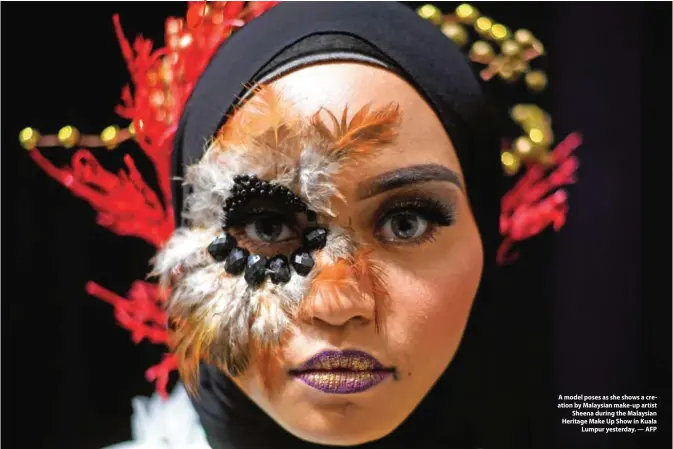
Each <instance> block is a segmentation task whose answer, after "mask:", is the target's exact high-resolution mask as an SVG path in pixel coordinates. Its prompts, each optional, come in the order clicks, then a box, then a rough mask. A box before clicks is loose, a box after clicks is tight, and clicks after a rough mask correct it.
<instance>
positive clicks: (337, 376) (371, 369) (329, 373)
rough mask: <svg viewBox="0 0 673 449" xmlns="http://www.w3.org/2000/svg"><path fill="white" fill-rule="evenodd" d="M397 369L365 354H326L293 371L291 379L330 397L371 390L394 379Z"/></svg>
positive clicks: (348, 351)
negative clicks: (331, 395)
mask: <svg viewBox="0 0 673 449" xmlns="http://www.w3.org/2000/svg"><path fill="white" fill-rule="evenodd" d="M394 373H395V368H388V367H385V366H384V365H383V364H382V363H381V362H379V361H378V360H376V358H374V357H373V356H371V355H369V354H367V353H366V352H363V351H357V350H345V351H323V352H321V353H319V354H316V355H315V356H313V357H311V358H310V359H309V360H307V361H306V362H304V364H302V365H301V366H300V367H299V368H297V369H293V370H290V375H291V376H293V377H295V378H297V379H298V380H301V381H302V382H304V383H305V384H306V385H308V386H309V387H312V388H315V389H316V390H319V391H322V392H323V393H330V394H352V393H360V392H362V391H365V390H369V389H370V388H373V387H374V386H376V385H378V384H380V383H381V382H383V381H384V380H386V379H388V378H389V377H392V376H393V375H394Z"/></svg>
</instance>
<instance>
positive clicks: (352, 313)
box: [304, 289, 376, 327]
mask: <svg viewBox="0 0 673 449" xmlns="http://www.w3.org/2000/svg"><path fill="white" fill-rule="evenodd" d="M358 293H359V292H357V289H355V291H353V292H349V293H345V292H339V293H334V294H331V293H329V292H326V291H324V290H323V291H321V292H319V293H318V294H317V295H315V296H314V297H313V298H312V299H310V300H309V303H308V304H307V305H306V307H305V314H304V316H305V317H306V318H307V321H309V322H314V323H315V322H316V321H318V322H322V323H324V324H327V325H329V326H332V327H345V326H347V325H350V324H351V323H352V324H361V325H364V324H367V323H370V322H372V321H373V320H374V317H375V310H376V309H375V303H374V299H373V298H372V297H371V295H367V294H358Z"/></svg>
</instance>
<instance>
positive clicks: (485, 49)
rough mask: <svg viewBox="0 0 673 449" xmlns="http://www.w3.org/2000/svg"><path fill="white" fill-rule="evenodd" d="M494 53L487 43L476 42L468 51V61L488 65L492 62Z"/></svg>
mask: <svg viewBox="0 0 673 449" xmlns="http://www.w3.org/2000/svg"><path fill="white" fill-rule="evenodd" d="M494 56H495V53H494V52H493V48H492V47H491V45H490V44H489V43H488V42H485V41H477V42H475V43H474V44H472V48H471V49H470V59H472V60H473V61H475V62H479V63H481V64H488V63H489V62H491V61H492V60H493V57H494Z"/></svg>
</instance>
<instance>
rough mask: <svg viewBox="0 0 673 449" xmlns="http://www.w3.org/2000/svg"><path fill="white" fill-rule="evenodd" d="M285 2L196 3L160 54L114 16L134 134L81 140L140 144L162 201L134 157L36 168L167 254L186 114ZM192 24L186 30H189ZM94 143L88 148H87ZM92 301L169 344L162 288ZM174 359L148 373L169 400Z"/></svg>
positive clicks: (135, 287) (138, 287) (95, 288)
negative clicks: (109, 165)
mask: <svg viewBox="0 0 673 449" xmlns="http://www.w3.org/2000/svg"><path fill="white" fill-rule="evenodd" d="M277 3H278V2H249V3H247V4H246V2H207V3H206V2H189V3H188V6H187V13H186V15H185V18H169V19H168V20H167V21H166V28H165V46H164V47H162V48H159V49H156V50H153V43H152V41H150V40H148V39H145V38H143V37H142V36H139V37H138V38H136V40H135V41H134V43H133V45H131V44H130V43H129V41H128V40H126V38H125V37H124V33H123V32H122V28H121V24H120V21H119V16H117V15H115V16H114V17H113V23H114V28H115V32H116V35H117V39H118V40H119V44H120V46H121V52H122V55H123V57H124V60H125V61H126V65H127V66H128V70H129V73H130V76H131V82H132V85H133V87H131V86H129V85H127V86H125V87H124V88H123V89H122V95H121V100H122V104H121V105H119V106H117V107H116V108H115V112H116V113H117V114H118V115H119V116H120V117H122V118H125V119H128V120H130V121H131V122H132V125H131V126H130V127H129V129H128V130H124V131H122V132H121V133H115V134H112V135H111V136H112V137H110V136H107V138H106V137H105V136H104V134H105V131H104V133H103V134H101V138H100V139H98V138H97V137H94V136H82V138H80V139H79V142H80V143H83V144H89V143H90V144H91V145H92V146H103V145H105V146H107V147H108V148H113V147H115V146H116V145H117V144H119V143H121V142H122V141H123V140H126V139H128V138H131V137H132V138H134V139H135V141H136V142H137V144H138V145H139V146H140V148H141V150H142V151H143V153H144V154H145V155H146V156H147V157H148V158H149V160H150V162H151V163H152V164H153V165H154V167H155V170H156V175H157V179H158V183H159V194H157V192H154V191H153V190H152V189H151V188H150V187H149V186H148V185H147V183H146V182H145V181H144V179H143V176H142V175H141V174H140V172H139V171H138V170H137V169H136V165H135V162H134V160H133V158H132V157H131V156H129V155H125V156H124V163H125V165H126V169H125V170H120V171H119V172H118V173H112V172H110V171H108V170H106V169H104V168H103V167H102V166H101V164H100V163H99V162H98V160H97V159H96V158H95V156H94V154H92V152H91V151H89V150H88V149H85V148H82V149H79V150H77V151H76V152H75V154H74V155H73V157H72V160H71V163H70V165H69V166H66V167H56V166H55V165H54V164H52V163H51V162H50V161H49V160H48V159H47V158H45V157H44V156H43V155H42V153H41V152H40V151H39V150H38V149H32V150H31V151H30V155H31V158H32V159H33V161H34V162H35V163H36V164H37V165H38V166H39V167H40V168H42V169H43V170H44V171H45V172H46V173H47V174H48V175H49V176H51V177H52V178H54V179H56V180H57V181H58V182H60V183H61V184H62V185H64V186H65V187H67V188H68V189H69V190H70V191H71V192H72V193H73V194H74V195H76V196H78V197H80V198H82V199H84V200H85V201H87V202H88V203H89V204H90V205H91V206H92V207H93V208H94V209H95V210H96V211H97V212H98V217H97V223H98V224H99V225H101V226H103V227H105V228H107V229H109V230H110V231H112V232H114V233H116V234H119V235H123V236H133V237H138V238H141V239H143V240H145V241H146V242H147V243H149V244H151V245H153V246H154V247H156V248H160V247H161V246H162V245H163V243H164V242H165V241H166V240H167V239H168V238H169V237H170V235H171V234H172V232H173V230H174V228H175V223H174V218H173V209H172V198H171V185H170V182H171V151H172V149H173V138H174V135H175V132H176V131H177V126H178V121H177V118H178V117H180V114H181V113H182V108H183V107H184V104H185V102H186V100H187V98H189V95H190V94H191V92H192V89H193V88H194V86H195V85H196V82H197V81H198V79H199V77H200V76H201V73H202V72H203V70H204V69H205V68H206V66H207V64H208V62H209V61H210V59H211V57H212V55H213V53H214V52H215V50H217V48H218V47H219V46H220V44H222V42H223V41H225V40H226V39H227V38H228V37H229V36H230V35H231V33H232V32H233V31H234V30H235V29H236V28H238V27H241V26H243V25H244V24H245V23H247V22H248V21H250V20H252V19H254V18H256V17H258V16H260V15H261V14H263V13H264V12H265V11H267V10H268V9H270V8H271V7H273V6H274V5H275V4H277ZM185 22H186V23H185ZM60 140H61V137H60V135H59V138H58V139H56V138H55V137H54V136H45V137H44V138H42V139H40V140H39V142H37V145H39V144H42V145H43V146H45V147H49V146H56V145H58V143H57V142H60ZM87 142H88V143H87ZM86 290H87V292H88V293H89V294H91V295H93V296H96V297H98V298H100V299H102V300H103V301H105V302H107V303H109V304H111V305H112V306H113V307H114V310H115V318H116V320H117V322H118V323H119V325H120V326H121V327H123V328H125V329H127V330H128V331H129V332H131V339H132V340H133V342H134V343H139V342H140V341H142V340H144V339H147V340H148V341H150V342H152V343H155V344H163V345H166V344H167V338H168V334H167V323H166V314H165V312H164V310H163V307H162V305H163V304H162V303H163V296H160V295H159V291H158V288H157V286H156V285H153V284H150V283H147V282H144V281H135V282H134V283H133V284H132V287H131V290H130V291H129V293H128V295H127V298H122V297H121V296H118V295H117V294H115V293H113V292H111V291H109V290H107V289H105V288H104V287H101V286H100V285H98V284H96V283H94V282H89V283H88V284H87V286H86ZM175 369H176V363H175V359H174V358H173V356H172V355H171V354H166V356H165V357H164V359H163V360H162V361H161V362H160V363H158V364H156V365H154V366H152V367H151V368H149V369H148V370H147V372H146V374H145V376H146V378H147V379H148V380H149V381H150V382H155V386H156V388H157V391H158V392H159V393H160V394H161V395H162V396H163V397H164V398H165V397H167V392H166V387H167V384H168V379H169V374H170V373H171V372H172V371H173V370H175Z"/></svg>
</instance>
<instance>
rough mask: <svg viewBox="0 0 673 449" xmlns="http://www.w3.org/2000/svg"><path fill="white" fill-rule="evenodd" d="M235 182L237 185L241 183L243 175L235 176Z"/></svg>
mask: <svg viewBox="0 0 673 449" xmlns="http://www.w3.org/2000/svg"><path fill="white" fill-rule="evenodd" d="M234 182H236V183H238V182H241V175H236V176H234Z"/></svg>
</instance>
